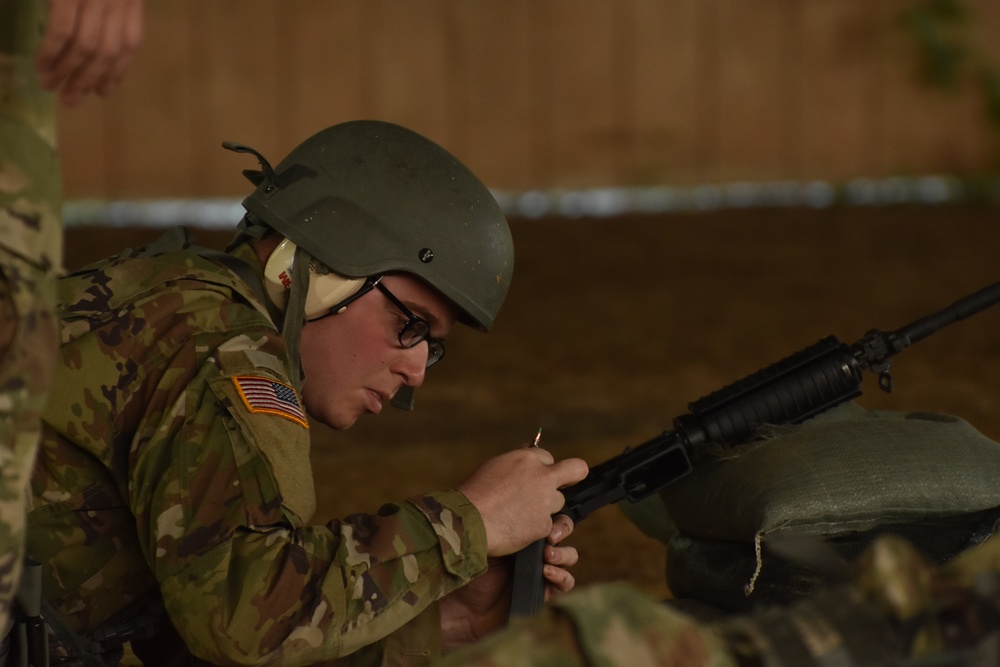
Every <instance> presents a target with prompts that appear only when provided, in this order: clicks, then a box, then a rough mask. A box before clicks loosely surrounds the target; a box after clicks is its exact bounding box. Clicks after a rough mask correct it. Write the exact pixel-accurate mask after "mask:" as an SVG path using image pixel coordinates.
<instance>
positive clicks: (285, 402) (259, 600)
mask: <svg viewBox="0 0 1000 667" xmlns="http://www.w3.org/2000/svg"><path fill="white" fill-rule="evenodd" d="M194 349H195V350H204V349H214V350H215V352H214V353H213V354H211V355H209V358H208V361H207V362H205V363H203V364H201V365H200V367H199V370H198V371H197V374H196V376H195V377H193V378H192V379H190V380H189V381H187V382H185V383H184V389H183V391H180V392H179V393H178V392H177V390H176V389H175V388H174V387H175V386H176V382H177V377H176V376H172V375H171V373H169V372H168V373H166V374H165V375H164V376H163V378H162V380H161V382H160V386H159V387H158V388H157V389H156V392H162V393H163V394H165V395H168V396H170V395H173V394H174V393H177V397H176V398H175V399H171V400H170V401H168V402H167V404H168V405H169V407H166V408H165V409H164V410H163V411H162V418H161V419H159V420H158V421H157V422H155V423H149V424H145V425H144V427H143V428H142V429H141V430H140V433H139V434H138V436H137V437H139V438H148V441H147V442H145V443H144V445H143V446H142V447H141V448H140V449H138V450H134V451H137V452H138V453H137V454H135V455H134V456H135V460H134V461H133V462H132V466H131V468H130V470H131V479H130V484H129V486H130V494H131V497H130V499H129V502H130V505H131V507H132V508H134V511H135V514H136V521H137V528H138V533H139V539H140V541H141V542H142V543H143V544H144V545H145V547H144V548H145V549H146V550H147V552H148V553H147V559H148V561H149V562H150V563H151V565H152V567H153V569H154V572H155V575H156V577H157V579H158V580H159V582H160V586H161V590H162V592H163V597H164V601H165V603H166V607H167V610H168V612H169V614H170V617H171V619H172V621H173V622H174V624H175V625H176V627H177V630H178V632H179V633H180V635H181V636H182V638H183V639H184V641H185V642H186V644H187V645H188V647H189V649H190V650H191V651H192V652H193V653H194V654H196V655H197V656H198V657H200V658H203V659H205V660H208V661H210V662H212V663H213V664H259V663H261V662H263V661H267V662H268V663H269V664H280V665H299V664H311V663H316V662H320V661H324V660H330V659H333V658H336V657H338V656H344V655H347V654H350V653H352V652H355V651H358V650H359V649H361V648H362V647H366V646H369V645H373V644H377V643H378V642H380V640H382V639H383V638H386V637H387V636H389V635H391V634H392V633H394V632H395V631H397V630H398V629H399V628H401V627H403V626H405V625H407V624H408V623H410V622H411V621H412V620H413V619H416V618H417V617H418V616H420V615H421V614H422V612H424V611H425V610H426V609H427V608H428V606H429V605H431V604H432V603H433V602H434V601H435V600H437V599H438V598H440V597H441V596H443V595H444V594H446V593H448V592H450V591H452V590H454V589H456V588H458V587H460V586H462V585H464V584H465V583H467V582H468V581H469V580H470V579H471V578H473V577H475V576H476V575H477V574H479V573H480V572H482V571H483V570H485V567H486V539H485V530H484V528H483V525H482V520H481V518H480V517H479V514H478V512H477V511H476V509H475V507H474V506H472V505H471V503H469V502H468V500H467V499H466V498H465V497H464V496H463V495H462V494H460V493H459V492H457V491H442V492H437V493H430V494H427V495H424V496H419V497H416V498H411V499H409V500H407V501H405V502H400V503H398V504H389V505H385V506H383V507H382V508H381V509H380V510H378V511H377V512H376V513H374V514H356V515H352V516H350V517H347V518H346V519H344V520H340V521H331V522H329V523H327V524H326V525H313V526H309V525H306V523H307V521H308V520H309V518H310V517H311V515H312V513H313V509H314V502H315V500H314V493H313V487H312V483H313V482H312V471H311V468H310V465H309V451H308V450H309V437H308V435H309V431H308V423H307V421H306V420H305V419H304V416H303V415H302V412H301V405H300V403H299V401H298V397H297V395H296V393H295V391H294V389H292V388H291V387H290V386H289V384H288V382H287V379H285V377H284V374H283V364H282V362H280V361H279V359H280V358H281V357H280V355H281V354H282V353H283V346H282V345H281V342H280V339H277V338H276V337H272V334H271V333H270V332H264V333H261V334H260V335H257V336H254V335H243V336H238V337H236V338H233V339H231V340H229V341H227V342H225V343H224V344H221V345H217V344H216V343H214V342H212V341H210V340H197V339H196V341H195V345H194ZM176 363H177V364H178V367H179V368H178V373H182V372H185V371H182V370H181V369H182V368H183V367H184V366H185V363H184V361H183V359H180V358H179V359H178V360H177V362H176ZM432 611H433V610H432ZM418 625H419V624H418ZM439 631H440V626H439V625H438V627H437V628H436V629H435V633H431V634H430V635H428V633H427V631H426V628H423V629H422V630H421V632H420V635H422V641H423V642H424V643H425V644H426V646H425V647H424V649H420V650H417V649H414V648H413V647H412V646H408V647H407V648H406V650H408V651H417V652H421V651H422V652H424V653H425V654H427V653H431V652H433V651H434V646H435V645H436V643H437V642H438V641H439V638H438V636H437V634H438V633H439ZM389 643H390V644H391V642H389ZM404 643H405V642H404ZM411 643H412V642H411ZM379 650H380V649H379ZM370 652H371V650H370V649H369V650H368V651H365V652H364V653H365V654H369V653H370ZM359 657H360V656H359Z"/></svg>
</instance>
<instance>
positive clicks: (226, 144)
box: [222, 141, 278, 197]
mask: <svg viewBox="0 0 1000 667" xmlns="http://www.w3.org/2000/svg"><path fill="white" fill-rule="evenodd" d="M222 147H223V148H225V149H226V150H230V151H233V152H235V153H250V154H251V155H253V156H254V157H256V158H257V161H258V162H259V163H260V168H261V171H257V170H254V169H245V170H244V171H243V175H244V176H246V178H247V180H248V181H250V182H251V183H253V184H254V185H256V186H260V185H261V184H262V183H267V185H265V186H264V193H265V197H270V196H271V195H272V194H273V193H275V192H277V191H278V176H277V174H275V173H274V168H273V167H272V166H271V163H270V162H268V161H267V158H265V157H264V156H263V155H261V154H260V153H259V152H258V151H256V150H255V149H253V148H250V147H249V146H247V145H246V144H240V143H236V142H234V141H223V142H222Z"/></svg>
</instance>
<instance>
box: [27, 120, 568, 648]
mask: <svg viewBox="0 0 1000 667" xmlns="http://www.w3.org/2000/svg"><path fill="white" fill-rule="evenodd" d="M227 147H228V148H231V149H233V150H236V151H240V152H248V153H252V154H254V155H256V156H257V158H258V160H259V161H260V163H261V170H260V171H257V172H249V174H248V176H249V177H250V178H251V180H252V181H253V182H254V183H255V184H256V189H255V190H254V191H253V193H252V194H250V195H249V196H248V197H247V198H246V199H245V200H244V207H245V208H246V210H247V213H246V216H245V218H244V219H243V221H242V222H241V224H240V226H239V228H238V233H237V236H236V238H235V239H234V241H233V242H232V244H230V246H229V248H228V249H227V252H226V253H221V252H215V251H210V250H206V249H199V248H196V247H192V246H191V245H190V243H189V242H188V240H187V238H186V235H185V234H184V233H182V232H181V231H177V230H175V231H174V232H172V233H169V234H167V235H166V236H165V237H164V238H162V239H161V240H160V241H158V242H157V243H154V244H152V245H151V246H148V247H146V248H143V249H140V250H137V251H126V252H125V253H123V254H121V255H119V256H117V257H113V258H110V259H108V260H105V261H103V262H100V263H97V264H95V265H92V266H90V267H87V268H84V269H82V270H80V271H77V272H75V273H72V274H70V275H68V276H67V277H65V278H64V279H62V280H60V284H59V299H60V303H61V311H60V315H61V317H62V323H63V327H64V328H63V345H62V349H61V356H60V358H59V360H58V364H57V368H56V371H55V382H54V390H53V394H52V400H51V401H50V404H49V407H48V409H47V410H46V412H45V414H44V422H45V424H44V429H43V439H42V446H41V448H40V452H39V457H38V463H37V465H36V470H35V474H34V477H33V480H32V495H33V502H34V509H33V511H32V512H31V513H30V515H29V536H28V549H29V552H30V553H31V555H32V556H33V557H34V558H36V559H38V560H40V561H42V562H43V564H44V578H43V590H44V591H45V597H46V600H47V603H48V604H49V605H51V607H52V610H53V611H55V612H56V614H55V615H50V616H47V617H46V620H48V621H49V624H50V626H52V628H53V630H54V632H55V633H56V634H57V635H60V636H61V637H62V642H61V643H62V644H63V649H67V650H65V651H63V653H69V654H72V655H73V656H74V657H77V658H79V657H86V656H88V655H90V656H91V657H92V658H95V659H99V660H103V661H105V662H114V661H115V659H116V652H119V651H120V644H121V642H122V641H124V640H127V639H129V638H130V637H131V638H132V647H133V650H134V651H135V653H136V655H138V656H139V657H140V659H142V660H143V661H144V662H146V663H148V664H159V663H164V662H167V661H170V660H175V659H186V658H189V657H191V656H195V657H197V658H199V659H202V660H205V661H208V662H211V663H216V664H251V663H253V664H260V663H263V662H269V663H271V662H273V663H274V664H288V665H292V664H295V665H298V664H311V663H317V662H321V661H325V660H331V659H334V658H338V657H341V656H350V657H351V659H352V660H353V661H354V664H380V663H385V664H424V663H426V662H427V661H428V660H430V659H432V658H433V657H434V656H435V655H438V654H439V652H440V651H441V649H442V647H450V646H455V645H461V644H465V643H469V642H473V641H475V640H477V639H478V638H479V637H481V636H483V635H484V634H486V633H487V632H489V631H491V630H493V629H495V628H497V627H499V626H500V625H502V624H504V623H505V622H506V618H507V610H508V606H509V601H508V595H507V593H508V591H507V589H508V578H509V576H508V572H507V571H506V570H505V569H504V567H503V565H504V561H503V560H502V557H503V556H506V555H508V554H511V553H513V552H515V551H517V550H519V549H521V548H522V547H524V546H526V545H527V544H529V543H531V542H533V541H535V540H537V539H541V538H545V537H546V536H547V537H548V540H549V541H550V542H551V543H552V544H553V546H552V548H550V549H547V550H546V554H545V558H546V561H547V563H548V565H549V566H550V567H546V568H545V570H546V577H547V584H548V589H549V594H550V595H551V594H553V593H557V592H563V591H567V590H569V589H570V588H572V586H573V578H572V576H571V575H570V574H569V572H568V570H567V569H566V568H567V567H568V566H570V565H572V564H573V563H574V562H575V561H576V557H577V555H576V552H575V550H574V549H573V548H572V547H563V546H555V545H556V544H557V543H558V542H559V541H560V540H562V539H563V538H564V537H565V536H566V535H568V534H569V533H570V531H571V530H572V525H571V524H570V522H569V520H568V519H565V518H562V519H559V520H556V521H555V522H553V521H552V519H551V515H552V514H554V513H555V512H556V511H558V510H559V509H560V507H561V506H562V503H563V497H562V494H561V493H560V492H559V491H558V489H559V488H560V487H562V486H565V485H568V484H571V483H575V482H577V481H579V480H581V479H583V477H585V476H586V473H587V466H586V464H585V463H584V462H583V461H581V460H579V459H567V460H564V461H560V462H555V461H554V460H553V457H552V455H551V454H550V453H549V452H547V451H545V450H544V449H539V448H527V447H522V448H518V449H515V450H512V451H510V452H508V453H506V454H503V455H501V456H499V457H496V458H493V459H490V460H488V461H486V462H484V463H483V464H482V465H481V466H480V467H479V468H477V469H476V470H475V471H473V472H472V474H470V475H469V477H468V478H467V479H466V480H465V481H463V482H462V483H461V484H460V485H459V486H458V487H457V489H452V490H444V491H437V492H431V493H427V494H425V495H420V496H417V497H413V498H409V499H406V500H404V501H402V502H399V503H397V504H390V505H386V506H385V507H383V508H381V509H380V510H379V511H378V512H377V513H375V514H357V515H352V516H350V517H348V518H346V519H344V520H335V521H329V522H327V523H325V524H319V525H310V523H309V521H310V519H311V517H312V515H313V512H314V509H315V496H314V491H313V486H312V485H313V477H312V471H311V469H310V465H309V421H308V419H307V418H306V414H308V415H310V416H311V417H312V418H314V419H317V420H319V421H321V422H323V423H325V424H328V425H330V426H331V427H333V428H335V429H346V428H349V427H350V426H351V425H352V424H354V422H355V421H356V420H357V419H358V418H359V417H361V416H362V415H364V414H368V413H372V414H378V413H379V412H380V411H381V410H382V408H383V405H384V404H385V403H386V402H388V401H390V400H391V401H393V402H395V403H397V404H406V403H408V402H409V401H410V399H411V398H412V395H411V394H412V390H413V389H415V388H416V387H418V386H419V385H420V384H421V383H422V382H423V380H424V377H425V372H426V371H427V369H428V368H430V367H431V366H433V365H434V364H435V363H437V362H439V361H440V360H441V359H442V357H443V355H444V342H443V339H444V338H445V337H446V336H447V334H448V332H449V331H450V329H451V328H452V325H453V324H455V323H456V322H459V323H462V324H466V325H469V326H471V327H473V328H476V329H480V330H483V331H485V330H488V329H489V328H490V326H491V325H492V324H493V321H494V318H495V317H496V315H497V312H498V311H499V309H500V306H501V303H502V302H503V300H504V298H505V296H506V293H507V289H508V286H509V283H510V279H511V274H512V269H513V247H512V243H511V237H510V231H509V229H508V226H507V222H506V220H505V219H504V217H503V214H502V213H501V211H500V209H499V206H498V205H497V203H496V202H495V201H494V199H493V198H492V196H491V195H490V193H489V191H488V190H487V189H486V188H485V187H484V186H483V184H482V183H480V182H479V181H478V180H477V179H476V177H475V176H474V175H473V174H471V173H470V172H469V171H468V170H467V169H466V168H465V167H464V166H463V165H461V164H460V163H459V162H458V161H457V160H456V159H455V158H454V157H452V156H451V155H450V154H448V153H447V152H446V151H444V150H443V149H441V148H440V147H439V146H437V145H435V144H433V143H432V142H430V141H428V140H427V139H425V138H423V137H421V136H419V135H417V134H415V133H413V132H411V131H409V130H406V129H404V128H401V127H398V126H396V125H392V124H388V123H382V122H376V121H356V122H350V123H344V124H341V125H335V126H333V127H331V128H328V129H326V130H324V131H321V132H319V133H318V134H316V135H314V136H313V137H311V138H309V139H307V140H306V141H305V142H303V143H302V144H301V145H300V146H299V147H297V148H296V149H294V150H293V151H292V152H291V153H290V154H289V155H288V156H287V157H286V158H285V159H284V160H283V161H282V162H281V163H280V164H279V165H278V166H277V168H272V167H271V166H270V164H269V163H268V162H267V160H266V159H264V158H263V157H262V156H260V155H259V154H258V153H256V151H253V149H250V148H248V147H246V146H242V145H238V144H228V145H227ZM300 360H301V365H300ZM161 609H162V610H165V614H163V616H162V617H161V616H160V615H159V610H161ZM142 634H152V635H153V637H152V639H149V640H147V641H142V640H140V639H139V638H138V637H139V636H140V635H142ZM171 635H173V644H172V645H170V644H169V643H168V640H169V639H170V637H171ZM168 645H170V646H171V647H170V648H169V649H167V648H166V647H167V646H168Z"/></svg>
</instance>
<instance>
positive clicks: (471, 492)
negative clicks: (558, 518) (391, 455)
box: [458, 447, 588, 556]
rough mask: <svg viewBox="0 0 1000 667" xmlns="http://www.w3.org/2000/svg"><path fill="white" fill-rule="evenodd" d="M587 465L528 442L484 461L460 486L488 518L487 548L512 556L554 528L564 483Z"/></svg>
mask: <svg viewBox="0 0 1000 667" xmlns="http://www.w3.org/2000/svg"><path fill="white" fill-rule="evenodd" d="M587 471H588V468H587V464H586V463H585V462H584V461H583V460H582V459H576V458H571V459H564V460H562V461H558V462H557V461H555V459H554V458H553V457H552V454H551V453H549V452H548V451H546V450H544V449H541V448H538V447H523V448H520V449H515V450H513V451H510V452H507V453H505V454H501V455H500V456H497V457H495V458H492V459H489V460H488V461H486V462H484V463H483V464H481V465H480V466H479V467H478V468H476V469H475V470H474V471H473V472H472V474H471V475H469V477H468V478H467V479H466V480H465V481H464V482H462V484H460V485H459V487H458V488H459V490H460V491H461V492H462V493H464V494H465V496H466V497H467V498H468V499H469V500H470V501H471V502H472V504H473V505H475V506H476V509H478V510H479V513H480V515H481V516H482V518H483V523H484V524H485V526H486V543H487V553H488V554H489V555H490V556H506V555H508V554H512V553H514V552H516V551H519V550H521V549H523V548H524V547H526V546H528V545H529V544H531V543H532V542H534V541H536V540H540V539H542V538H543V537H546V536H548V535H549V534H550V533H551V532H552V530H553V526H554V524H553V522H552V515H554V514H556V513H557V512H558V511H559V510H561V509H562V507H563V505H564V504H565V502H566V499H565V498H564V497H563V494H562V493H561V492H560V491H559V489H560V488H562V487H565V486H569V485H570V484H574V483H576V482H579V481H580V480H582V479H583V478H584V477H586V476H587Z"/></svg>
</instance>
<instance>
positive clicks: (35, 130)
mask: <svg viewBox="0 0 1000 667" xmlns="http://www.w3.org/2000/svg"><path fill="white" fill-rule="evenodd" d="M46 10H47V6H46V2H45V0H0V17H2V18H0V629H2V628H4V627H6V624H7V621H8V618H9V611H10V605H11V600H12V596H13V594H14V591H15V589H16V586H17V581H18V576H19V572H20V568H21V557H20V553H21V549H22V544H23V531H24V514H25V501H26V497H25V489H26V485H27V482H28V478H29V475H30V472H31V466H32V463H33V458H34V455H35V449H36V447H37V441H38V433H39V419H40V414H41V410H42V406H43V403H44V401H45V395H46V391H47V388H48V383H49V377H50V374H51V370H52V364H53V361H54V359H55V355H56V353H57V344H58V340H57V336H58V333H57V325H56V322H55V317H54V308H55V305H54V300H55V297H54V285H53V281H54V272H55V271H57V270H59V269H60V267H61V266H62V228H61V223H60V204H61V199H62V192H61V179H60V169H59V158H58V154H57V152H56V145H55V136H56V123H55V114H56V111H55V99H54V97H53V95H52V94H51V93H48V92H46V91H44V90H43V89H42V86H41V82H40V80H39V76H38V73H37V72H36V71H35V69H34V66H33V59H34V55H35V52H36V51H37V48H38V43H39V41H40V39H41V35H42V31H43V28H44V25H45V18H46ZM0 631H2V630H0Z"/></svg>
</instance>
